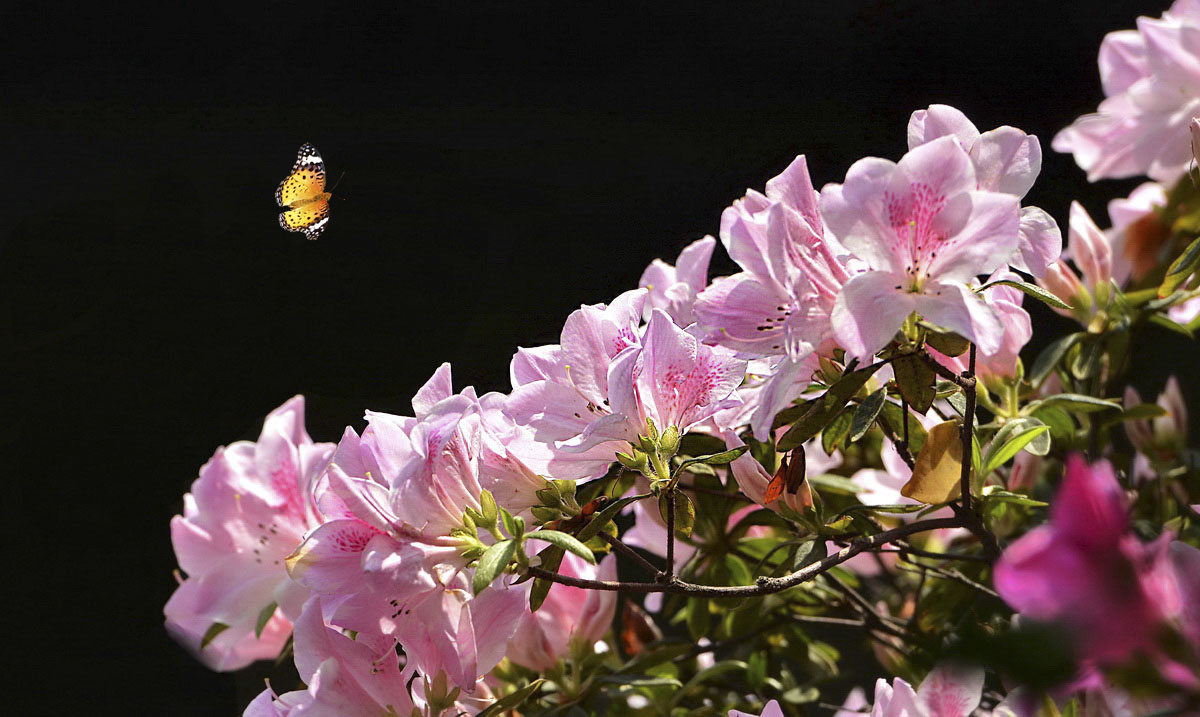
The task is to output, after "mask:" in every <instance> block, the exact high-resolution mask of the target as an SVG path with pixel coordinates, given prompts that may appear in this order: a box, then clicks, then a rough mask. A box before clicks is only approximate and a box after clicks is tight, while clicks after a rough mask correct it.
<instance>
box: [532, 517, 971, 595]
mask: <svg viewBox="0 0 1200 717" xmlns="http://www.w3.org/2000/svg"><path fill="white" fill-rule="evenodd" d="M965 525H966V519H964V518H963V517H962V516H958V515H956V516H954V517H952V518H930V519H929V520H919V521H916V522H913V523H908V524H905V525H901V526H898V527H895V528H892V529H891V530H885V531H884V532H882V533H876V534H875V535H868V536H864V537H861V538H857V539H855V540H854V541H853V542H851V543H850V545H848V546H846V547H845V548H842V549H841V550H839V551H838V552H836V553H834V554H832V555H829V556H826V557H825V558H822V559H821V560H819V561H817V562H815V563H813V564H811V565H808V566H806V567H804V568H801V569H800V570H797V571H795V572H793V573H788V574H787V575H783V576H780V577H777V578H772V577H767V576H763V577H760V578H758V580H757V581H756V582H755V584H754V585H728V586H716V585H697V584H695V583H689V582H685V581H683V580H680V579H679V578H677V577H673V576H672V577H671V578H669V579H666V580H664V581H662V582H651V583H638V582H620V581H616V580H588V579H586V578H575V577H570V576H567V575H559V574H558V573H553V572H550V571H549V570H543V569H542V568H536V567H531V568H529V574H530V575H533V576H534V577H538V578H543V579H545V580H549V581H551V582H556V583H561V584H563V585H570V586H572V587H577V588H585V589H588V590H609V591H614V592H631V593H673V594H677V595H690V596H697V597H714V598H733V597H756V596H759V595H772V594H774V593H777V592H781V591H783V590H787V589H788V588H791V587H795V586H797V585H800V584H801V583H805V582H808V581H810V580H812V579H813V578H815V577H817V576H818V575H822V574H824V573H826V572H828V571H829V569H830V568H833V567H835V566H837V565H841V564H842V563H844V562H846V561H847V560H849V559H850V558H853V557H854V556H855V555H858V554H859V553H862V552H867V551H870V550H874V549H875V548H878V547H880V546H882V545H885V544H886V543H890V542H892V541H894V540H897V539H899V538H904V537H906V536H909V535H913V534H914V533H923V532H925V531H928V530H938V529H941V528H962V527H965Z"/></svg>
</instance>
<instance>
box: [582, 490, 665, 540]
mask: <svg viewBox="0 0 1200 717" xmlns="http://www.w3.org/2000/svg"><path fill="white" fill-rule="evenodd" d="M649 497H650V494H648V493H646V494H643V495H631V496H626V497H625V498H619V499H617V500H614V501H610V502H609V504H608V505H606V506H604V509H603V510H601V511H600V512H599V513H596V514H595V515H593V516H592V519H591V521H590V522H589V523H588V524H587V525H585V526H583V529H582V530H580V531H579V532H578V533H576V534H575V537H576V538H578V539H579V542H581V543H586V542H587V541H589V540H591V539H592V538H594V537H596V536H597V535H598V534H599V533H600V531H601V530H603V529H604V526H606V525H608V523H609V521H611V520H612V519H613V518H615V517H616V516H617V513H620V512H621V511H622V510H624V508H625V506H627V505H629V504H630V503H633V502H635V501H639V500H644V499H645V498H649Z"/></svg>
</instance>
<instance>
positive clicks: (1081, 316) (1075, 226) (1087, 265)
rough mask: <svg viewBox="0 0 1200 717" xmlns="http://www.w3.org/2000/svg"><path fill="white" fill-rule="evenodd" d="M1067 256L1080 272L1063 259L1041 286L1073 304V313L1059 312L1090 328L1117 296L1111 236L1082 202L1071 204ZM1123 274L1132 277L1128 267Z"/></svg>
mask: <svg viewBox="0 0 1200 717" xmlns="http://www.w3.org/2000/svg"><path fill="white" fill-rule="evenodd" d="M1066 257H1070V258H1071V259H1073V260H1074V261H1075V265H1076V266H1077V267H1079V273H1076V272H1075V271H1074V270H1073V269H1071V267H1070V266H1068V265H1067V264H1066V263H1065V262H1064V261H1063V260H1061V259H1060V260H1059V261H1057V262H1055V263H1054V264H1053V265H1052V266H1051V267H1050V268H1049V270H1048V271H1047V272H1046V275H1045V276H1044V277H1043V278H1042V280H1041V282H1040V283H1041V284H1042V286H1043V287H1045V289H1046V290H1047V291H1049V292H1050V293H1052V294H1054V295H1055V296H1057V297H1058V298H1060V299H1062V300H1063V301H1064V302H1066V303H1067V304H1070V305H1071V309H1070V310H1067V309H1055V311H1057V312H1058V313H1059V314H1062V315H1063V316H1070V317H1074V318H1075V319H1076V320H1078V321H1079V322H1080V323H1082V324H1084V325H1087V324H1088V323H1089V322H1090V321H1091V320H1092V318H1093V317H1094V316H1096V315H1097V314H1098V313H1100V312H1101V311H1103V310H1104V308H1105V307H1107V306H1108V303H1109V301H1111V299H1112V297H1113V291H1112V282H1113V278H1114V273H1113V246H1112V242H1111V240H1110V238H1109V236H1108V235H1106V234H1105V233H1104V232H1103V231H1101V230H1100V227H1098V226H1096V222H1095V221H1093V220H1092V218H1091V216H1090V215H1089V214H1088V213H1087V210H1086V209H1084V208H1083V205H1081V204H1080V203H1079V202H1071V221H1070V228H1069V230H1068V240H1067V251H1066V252H1065V256H1064V258H1066ZM1121 273H1124V274H1125V275H1128V271H1127V268H1126V270H1123V271H1122V272H1121ZM1081 275H1082V277H1081Z"/></svg>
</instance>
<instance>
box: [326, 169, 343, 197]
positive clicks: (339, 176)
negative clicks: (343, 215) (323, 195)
mask: <svg viewBox="0 0 1200 717" xmlns="http://www.w3.org/2000/svg"><path fill="white" fill-rule="evenodd" d="M345 176H346V170H344V169H343V170H342V173H341V174H339V175H338V178H337V181H336V182H334V183H333V186H332V187H330V188H329V192H330V194H332V193H333V190H335V189H337V186H338V185H339V184H341V183H342V178H343V177H345Z"/></svg>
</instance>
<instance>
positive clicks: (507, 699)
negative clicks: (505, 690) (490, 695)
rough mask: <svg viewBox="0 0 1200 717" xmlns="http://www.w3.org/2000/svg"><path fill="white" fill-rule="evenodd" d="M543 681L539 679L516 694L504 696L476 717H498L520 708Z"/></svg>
mask: <svg viewBox="0 0 1200 717" xmlns="http://www.w3.org/2000/svg"><path fill="white" fill-rule="evenodd" d="M545 681H546V680H545V679H544V678H541V677H539V678H538V679H536V680H534V681H533V682H530V683H529V684H528V685H525V686H524V687H522V688H521V689H519V690H517V691H516V692H513V693H512V694H508V695H505V696H503V697H501V698H500V699H498V700H496V701H495V702H493V703H492V704H490V705H488V706H487V707H486V708H484V709H483V710H482V711H481V712H480V713H479V714H478V715H477V716H476V717H500V715H502V714H504V713H505V712H508V711H510V710H514V709H516V708H517V707H520V706H521V705H522V704H524V702H525V700H527V699H529V698H530V697H532V696H533V693H534V692H537V691H538V689H539V688H540V687H541V686H542V683H543V682H545Z"/></svg>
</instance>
